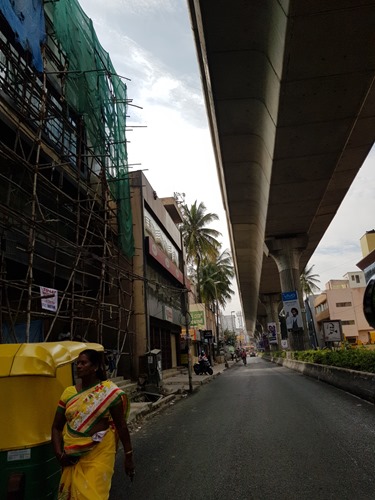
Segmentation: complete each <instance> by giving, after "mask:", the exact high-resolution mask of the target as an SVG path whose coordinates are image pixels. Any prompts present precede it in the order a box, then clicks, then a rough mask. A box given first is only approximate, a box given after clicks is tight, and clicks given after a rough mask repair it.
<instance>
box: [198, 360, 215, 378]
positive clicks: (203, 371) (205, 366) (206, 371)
mask: <svg viewBox="0 0 375 500" xmlns="http://www.w3.org/2000/svg"><path fill="white" fill-rule="evenodd" d="M193 368H194V372H195V374H196V375H212V374H213V373H214V372H213V369H212V368H211V364H210V362H209V361H208V359H202V360H201V361H199V363H195V365H194V366H193Z"/></svg>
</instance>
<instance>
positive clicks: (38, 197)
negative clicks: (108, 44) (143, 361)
mask: <svg viewBox="0 0 375 500" xmlns="http://www.w3.org/2000/svg"><path fill="white" fill-rule="evenodd" d="M18 5H20V3H19V2H0V127H1V136H0V240H1V251H0V281H1V288H0V290H1V292H0V306H1V308H0V335H1V339H0V341H1V342H7V343H8V342H35V341H49V340H51V341H52V340H60V339H61V340H62V339H87V340H90V341H95V342H100V343H102V344H103V345H104V347H105V348H106V349H110V350H112V351H114V352H116V362H118V361H119V360H120V364H121V365H122V366H123V370H124V371H127V370H129V368H130V366H131V363H132V362H131V359H130V358H131V353H132V350H133V347H132V339H133V334H132V331H133V327H132V317H131V312H132V305H131V304H132V289H131V286H132V280H131V278H130V276H131V274H130V273H131V270H132V256H133V253H134V242H133V231H132V228H133V222H132V214H131V206H130V191H129V181H128V167H127V152H126V138H125V129H126V116H127V105H128V100H127V88H126V85H125V84H124V83H123V81H122V79H121V78H120V77H118V76H117V75H116V72H115V70H114V68H113V66H112V63H111V60H110V58H109V56H108V54H107V53H106V52H105V51H104V49H103V48H102V47H101V45H100V44H99V42H98V40H97V37H96V35H95V32H94V30H93V28H92V22H91V21H90V19H89V18H88V17H87V16H86V15H85V14H84V12H83V11H82V9H81V7H80V5H79V4H78V2H76V1H74V0H69V1H68V0H60V1H58V2H41V1H38V0H36V1H35V2H23V3H22V12H18V11H17V8H18V7H17V6H18Z"/></svg>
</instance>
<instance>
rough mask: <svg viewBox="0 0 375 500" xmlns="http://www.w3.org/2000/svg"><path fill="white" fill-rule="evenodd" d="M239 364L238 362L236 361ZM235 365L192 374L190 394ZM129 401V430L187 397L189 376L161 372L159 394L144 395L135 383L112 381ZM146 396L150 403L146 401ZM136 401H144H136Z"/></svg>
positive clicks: (175, 371) (184, 372)
mask: <svg viewBox="0 0 375 500" xmlns="http://www.w3.org/2000/svg"><path fill="white" fill-rule="evenodd" d="M238 363H240V361H238ZM235 364H236V361H232V360H229V361H227V363H226V364H225V363H215V364H214V365H213V366H212V370H213V374H212V375H196V374H195V373H194V372H193V373H192V376H191V382H192V383H191V386H192V392H193V393H194V392H195V391H197V390H199V388H200V387H201V386H202V385H204V384H207V383H209V382H211V381H212V380H214V379H215V378H216V377H218V376H219V375H220V374H221V373H223V371H225V370H227V369H228V368H231V367H232V366H233V365H235ZM112 380H113V381H114V382H115V383H116V384H117V385H118V386H119V387H120V388H122V389H123V390H124V392H125V393H126V394H127V395H128V397H130V399H131V406H130V414H129V417H128V425H129V427H130V429H132V428H135V427H137V425H139V424H140V423H141V422H142V421H143V420H144V419H147V418H149V417H151V416H154V415H155V414H157V413H159V412H160V411H161V410H162V409H165V407H166V406H168V405H172V404H174V403H175V402H176V401H177V400H179V399H181V398H184V397H187V396H188V394H190V384H189V375H188V370H187V368H182V369H180V368H178V369H172V370H166V371H163V383H162V387H161V388H160V394H157V393H153V394H150V393H147V392H146V393H145V392H142V391H139V390H138V388H137V384H136V383H131V382H129V381H126V380H124V379H122V378H120V377H118V378H115V379H112ZM148 396H152V397H150V399H152V400H151V401H147V398H148ZM137 399H145V400H143V401H137Z"/></svg>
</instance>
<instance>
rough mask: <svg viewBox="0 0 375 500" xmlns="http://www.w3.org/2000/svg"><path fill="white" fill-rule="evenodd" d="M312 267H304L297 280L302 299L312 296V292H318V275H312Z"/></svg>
mask: <svg viewBox="0 0 375 500" xmlns="http://www.w3.org/2000/svg"><path fill="white" fill-rule="evenodd" d="M313 267H314V265H312V266H310V267H309V268H308V267H307V266H306V267H305V269H304V270H303V271H302V273H301V276H300V278H299V279H300V283H301V289H302V292H303V295H304V298H306V297H308V296H309V295H313V294H314V292H317V291H319V290H320V288H319V286H318V283H320V280H319V275H318V274H313Z"/></svg>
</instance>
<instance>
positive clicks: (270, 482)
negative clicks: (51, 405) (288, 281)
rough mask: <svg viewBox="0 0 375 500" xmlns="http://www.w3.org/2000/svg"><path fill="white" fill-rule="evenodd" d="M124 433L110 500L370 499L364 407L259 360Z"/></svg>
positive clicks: (368, 417) (371, 459)
mask: <svg viewBox="0 0 375 500" xmlns="http://www.w3.org/2000/svg"><path fill="white" fill-rule="evenodd" d="M247 361H248V364H247V365H246V366H243V364H242V363H237V364H236V365H234V366H233V367H232V368H231V369H230V370H226V371H225V372H224V373H223V374H222V375H220V376H219V377H217V378H216V379H215V380H214V381H213V382H211V383H210V384H207V385H205V386H202V387H201V389H200V390H199V391H198V392H196V393H194V394H193V395H191V396H188V397H187V398H186V399H184V400H182V401H179V402H178V403H176V404H175V405H173V406H171V407H169V408H168V409H166V410H165V411H164V412H163V413H162V414H160V415H158V416H156V417H154V418H153V419H152V420H150V421H149V422H146V423H145V424H144V425H143V426H141V427H140V429H138V431H136V432H134V433H133V435H132V440H133V446H134V450H135V463H136V469H137V471H136V476H135V479H134V482H133V483H132V484H131V483H130V481H129V479H128V478H126V477H125V476H124V473H123V472H122V463H123V453H122V450H120V451H119V453H118V457H117V464H116V472H115V475H114V478H113V482H112V492H111V496H110V500H120V499H121V500H123V499H126V500H134V499H137V500H174V499H184V500H190V499H191V500H211V499H212V500H214V499H215V500H224V499H225V500H228V499H241V500H251V499H254V500H269V499H277V500H284V499H285V500H326V499H327V500H328V499H334V500H346V499H348V500H349V499H350V500H371V499H375V487H374V486H375V484H374V483H375V479H374V478H375V412H374V405H372V404H370V403H367V402H365V401H362V400H360V399H358V398H356V397H354V396H351V395H349V394H347V393H345V392H343V391H340V390H338V389H335V388H334V387H331V386H329V385H327V384H324V383H322V382H318V381H316V380H314V379H309V378H307V377H304V376H303V375H301V374H299V373H297V372H294V371H292V370H289V369H287V368H284V367H281V366H278V365H275V364H272V363H269V362H267V361H264V360H262V359H261V358H248V360H247Z"/></svg>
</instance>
